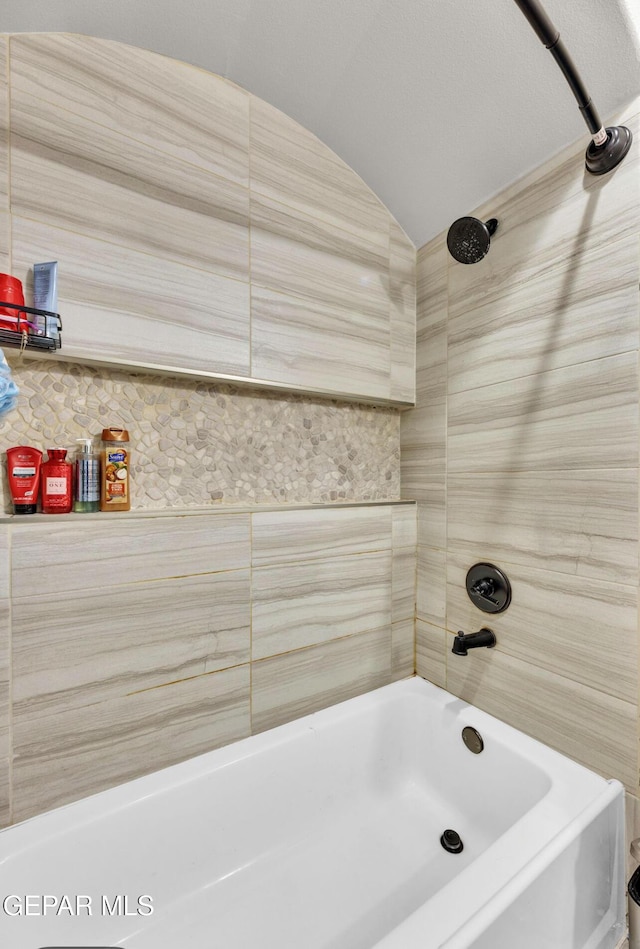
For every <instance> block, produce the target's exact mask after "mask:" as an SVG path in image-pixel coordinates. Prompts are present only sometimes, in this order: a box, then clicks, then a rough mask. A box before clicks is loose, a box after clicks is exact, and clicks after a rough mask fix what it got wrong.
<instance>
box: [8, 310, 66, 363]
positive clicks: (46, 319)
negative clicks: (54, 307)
mask: <svg viewBox="0 0 640 949" xmlns="http://www.w3.org/2000/svg"><path fill="white" fill-rule="evenodd" d="M3 307H4V308H6V309H10V310H17V311H18V312H17V314H16V315H19V314H20V313H24V314H27V317H28V316H35V317H40V319H39V320H29V319H26V320H24V322H28V323H29V324H30V327H31V328H30V329H29V330H28V331H20V330H12V329H6V328H3V327H0V347H1V346H14V347H16V348H17V349H36V350H39V351H40V352H49V353H55V352H56V351H57V350H58V349H60V347H61V346H62V340H61V339H60V333H61V332H62V320H61V319H60V314H59V313H52V312H51V311H50V310H38V309H36V308H35V307H33V306H25V305H24V304H17V303H3V302H2V301H1V300H0V308H3ZM5 315H6V314H5ZM2 317H3V314H2V313H0V322H1V321H2ZM52 323H53V326H54V327H55V330H56V333H55V335H54V336H48V335H47V332H50V331H51V324H52ZM34 327H35V328H34ZM40 330H41V332H40Z"/></svg>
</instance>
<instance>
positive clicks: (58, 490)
mask: <svg viewBox="0 0 640 949" xmlns="http://www.w3.org/2000/svg"><path fill="white" fill-rule="evenodd" d="M45 480H46V482H47V494H66V493H67V482H66V479H65V478H46V479H45Z"/></svg>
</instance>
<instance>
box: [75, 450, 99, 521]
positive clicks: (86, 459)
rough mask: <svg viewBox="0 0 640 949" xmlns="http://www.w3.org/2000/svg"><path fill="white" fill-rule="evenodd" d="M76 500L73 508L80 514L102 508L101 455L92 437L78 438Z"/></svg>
mask: <svg viewBox="0 0 640 949" xmlns="http://www.w3.org/2000/svg"><path fill="white" fill-rule="evenodd" d="M76 442H77V444H78V446H79V447H78V450H77V452H76V466H75V479H74V480H75V498H76V499H75V501H74V503H73V510H74V511H76V512H78V513H80V514H87V513H89V512H91V511H99V510H100V456H99V455H98V454H97V452H94V450H93V443H92V440H91V439H90V438H77V439H76Z"/></svg>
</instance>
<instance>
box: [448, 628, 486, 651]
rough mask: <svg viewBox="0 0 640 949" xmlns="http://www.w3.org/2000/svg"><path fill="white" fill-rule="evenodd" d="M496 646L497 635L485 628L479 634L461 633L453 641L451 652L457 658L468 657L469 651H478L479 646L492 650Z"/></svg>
mask: <svg viewBox="0 0 640 949" xmlns="http://www.w3.org/2000/svg"><path fill="white" fill-rule="evenodd" d="M495 644H496V637H495V633H493V632H492V631H491V630H490V629H487V628H486V627H484V626H483V628H482V629H481V630H480V631H479V632H477V633H468V634H465V633H462V632H459V633H458V635H457V636H456V637H455V639H454V640H453V648H452V649H451V652H452V653H454V655H456V656H466V655H467V650H468V649H477V648H478V646H487V648H488V649H491V648H492V647H493V646H495Z"/></svg>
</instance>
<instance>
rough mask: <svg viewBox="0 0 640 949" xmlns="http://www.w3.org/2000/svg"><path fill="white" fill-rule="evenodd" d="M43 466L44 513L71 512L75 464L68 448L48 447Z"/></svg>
mask: <svg viewBox="0 0 640 949" xmlns="http://www.w3.org/2000/svg"><path fill="white" fill-rule="evenodd" d="M47 456H48V457H47V460H46V461H45V463H44V464H43V466H42V513H43V514H69V513H70V512H71V508H72V507H73V465H72V464H71V462H70V461H67V460H66V459H67V449H66V448H47Z"/></svg>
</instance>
